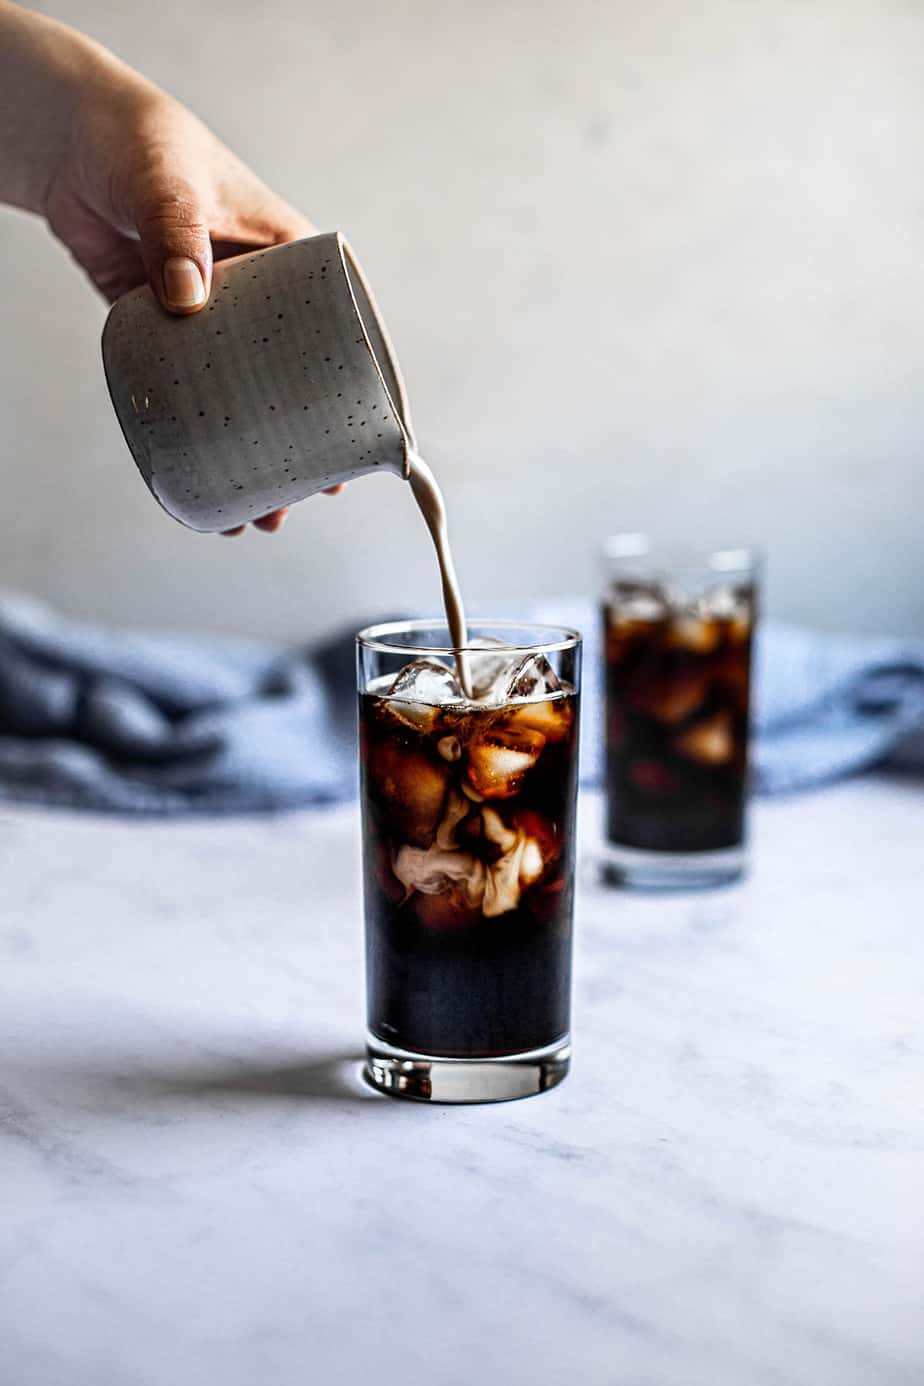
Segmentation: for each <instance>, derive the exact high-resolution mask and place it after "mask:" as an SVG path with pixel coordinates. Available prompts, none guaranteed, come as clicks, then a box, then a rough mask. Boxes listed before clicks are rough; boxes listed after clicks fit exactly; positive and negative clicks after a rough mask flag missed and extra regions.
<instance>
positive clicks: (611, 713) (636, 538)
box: [602, 534, 759, 887]
mask: <svg viewBox="0 0 924 1386" xmlns="http://www.w3.org/2000/svg"><path fill="white" fill-rule="evenodd" d="M604 563H605V568H606V587H605V591H604V595H603V613H602V614H603V632H604V649H605V654H604V659H605V678H606V720H605V726H606V733H605V735H606V791H607V795H606V797H607V805H606V812H607V825H606V838H607V841H606V844H605V854H604V861H605V874H606V875H607V877H608V878H610V879H612V880H615V881H616V882H617V883H620V884H625V885H630V886H643V887H644V886H649V887H666V886H707V885H717V884H720V883H722V882H725V881H730V880H733V879H734V878H735V877H737V876H739V875H740V874H741V872H742V871H743V869H744V866H745V826H746V825H745V810H746V788H747V753H748V719H749V709H750V675H751V642H752V635H753V631H754V624H755V620H756V616H757V586H758V576H759V562H758V559H757V557H756V556H755V554H754V553H753V552H751V551H750V550H747V549H725V550H719V551H716V552H712V553H709V552H706V553H696V552H690V553H683V552H680V553H678V552H672V551H667V552H664V551H660V552H659V551H658V549H657V548H655V547H653V546H652V545H651V543H650V541H649V540H648V539H647V538H646V537H645V536H644V535H640V534H621V535H616V536H614V537H613V538H612V539H609V540H608V541H607V544H606V549H605V556H604Z"/></svg>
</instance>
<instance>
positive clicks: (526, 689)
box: [504, 654, 561, 702]
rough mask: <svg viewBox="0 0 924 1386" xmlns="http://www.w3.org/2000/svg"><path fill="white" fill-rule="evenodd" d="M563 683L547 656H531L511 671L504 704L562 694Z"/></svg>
mask: <svg viewBox="0 0 924 1386" xmlns="http://www.w3.org/2000/svg"><path fill="white" fill-rule="evenodd" d="M560 692H561V683H560V681H559V678H558V675H557V674H556V673H555V670H554V669H553V668H552V666H551V664H550V663H549V661H548V660H547V659H546V657H545V655H541V654H531V655H527V656H526V658H525V659H522V660H521V661H520V663H519V664H518V665H517V667H516V668H515V669H513V670H511V673H510V676H509V678H508V679H507V685H506V690H505V697H504V702H511V701H513V699H515V698H536V699H539V698H545V697H547V696H548V695H549V694H550V693H560Z"/></svg>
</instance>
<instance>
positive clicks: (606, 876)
mask: <svg viewBox="0 0 924 1386" xmlns="http://www.w3.org/2000/svg"><path fill="white" fill-rule="evenodd" d="M746 865H747V852H746V849H745V847H744V844H743V843H739V844H738V846H737V847H723V848H721V849H720V850H719V851H717V852H646V851H644V850H643V849H642V848H640V847H622V846H620V845H619V843H617V842H607V843H605V845H604V848H603V856H602V860H601V868H600V874H601V876H602V878H603V880H604V881H605V882H606V884H607V885H615V886H623V887H628V888H629V889H630V890H707V889H709V888H710V887H712V886H721V885H729V884H730V883H731V882H732V881H737V880H739V879H740V878H741V876H743V875H744V871H745V867H746Z"/></svg>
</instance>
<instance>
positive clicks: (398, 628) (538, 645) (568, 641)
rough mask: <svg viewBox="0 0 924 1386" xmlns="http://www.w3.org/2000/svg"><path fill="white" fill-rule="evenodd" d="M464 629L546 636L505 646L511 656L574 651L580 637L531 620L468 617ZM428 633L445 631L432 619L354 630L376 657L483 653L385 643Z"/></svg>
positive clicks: (481, 651)
mask: <svg viewBox="0 0 924 1386" xmlns="http://www.w3.org/2000/svg"><path fill="white" fill-rule="evenodd" d="M467 624H468V626H469V627H470V628H471V627H472V626H478V627H481V628H487V629H489V630H495V631H498V632H503V631H505V630H518V631H527V630H528V631H533V632H535V633H536V634H538V635H539V636H546V637H548V638H546V639H541V638H540V639H539V640H531V641H530V642H529V643H528V644H526V645H524V644H521V643H517V644H507V645H506V646H505V648H506V649H507V650H508V651H510V652H511V653H512V654H554V653H555V651H557V650H574V649H577V648H578V647H579V646H580V645H581V643H582V641H583V638H584V637H583V636H582V635H581V632H580V631H578V630H572V629H571V628H570V627H569V626H549V625H543V624H541V623H538V622H534V621H507V620H495V619H489V618H487V617H485V618H479V617H477V616H473V617H469V618H468V620H467ZM428 630H447V626H446V622H445V620H443V621H437V620H435V619H433V618H430V619H427V618H423V619H419V620H418V619H414V620H409V621H382V622H380V623H379V624H378V625H374V626H366V627H365V629H364V630H360V631H357V633H356V643H357V645H359V646H361V647H362V648H363V649H364V650H375V651H377V652H378V653H379V654H396V655H421V656H423V657H424V658H426V656H428V655H456V654H474V655H477V654H484V653H485V650H484V647H483V646H478V645H470V644H469V645H410V644H409V645H397V644H394V643H392V642H391V641H389V640H388V636H389V635H397V634H398V633H399V632H407V633H409V634H411V635H413V634H414V633H415V632H423V631H428Z"/></svg>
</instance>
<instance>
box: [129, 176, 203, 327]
mask: <svg viewBox="0 0 924 1386" xmlns="http://www.w3.org/2000/svg"><path fill="white" fill-rule="evenodd" d="M134 213H135V215H134V221H135V226H136V229H137V232H138V235H139V237H140V239H141V255H142V259H143V260H144V268H145V271H146V273H147V276H148V282H149V283H150V285H151V288H152V289H153V291H154V293H155V294H156V296H157V298H158V299H159V300H160V302H161V303H162V304H163V306H164V307H165V308H166V309H167V311H168V312H170V313H195V312H198V310H199V309H200V308H201V307H202V306H203V304H205V303H206V302H207V300H208V296H209V290H210V289H211V284H212V245H211V241H210V240H209V227H208V221H207V219H206V215H205V211H204V209H203V207H202V204H201V203H200V201H199V198H198V197H197V195H196V192H195V189H194V188H193V186H192V185H191V184H190V183H187V182H185V181H183V180H182V179H179V178H173V177H170V176H166V175H159V176H156V177H154V178H152V179H150V180H147V181H146V182H145V183H144V184H143V186H142V188H141V190H140V191H139V193H138V196H137V201H136V205H135V208H134Z"/></svg>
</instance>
